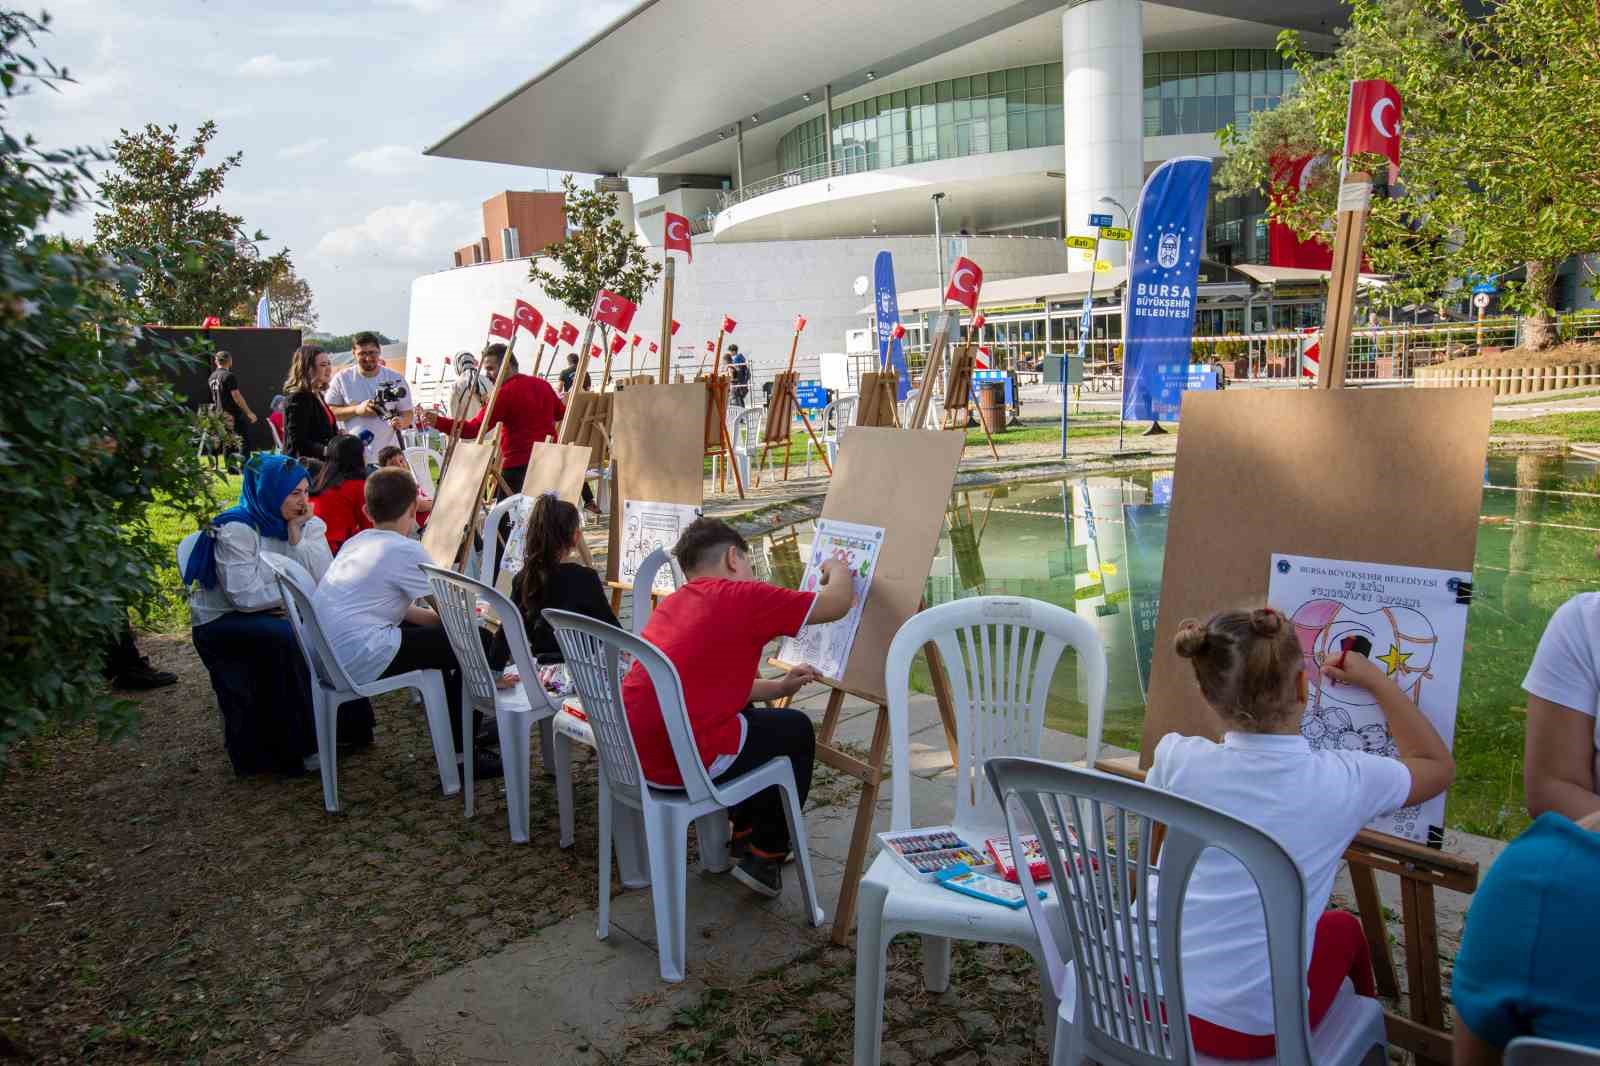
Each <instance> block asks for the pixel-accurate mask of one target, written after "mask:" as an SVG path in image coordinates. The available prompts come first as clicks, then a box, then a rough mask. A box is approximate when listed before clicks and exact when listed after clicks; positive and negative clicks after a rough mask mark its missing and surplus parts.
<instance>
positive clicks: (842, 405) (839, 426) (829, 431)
mask: <svg viewBox="0 0 1600 1066" xmlns="http://www.w3.org/2000/svg"><path fill="white" fill-rule="evenodd" d="M858 399H860V397H858V396H841V397H839V398H838V399H837V400H835V401H833V402H832V403H830V404H829V405H828V412H827V415H828V417H827V418H825V419H823V422H822V446H823V447H824V448H826V449H828V466H829V467H830V468H831V467H832V466H833V465H834V464H835V463H837V462H838V461H839V437H840V435H841V434H843V433H844V431H845V430H847V429H849V428H850V427H851V426H852V425H854V424H855V420H856V401H857V400H858Z"/></svg>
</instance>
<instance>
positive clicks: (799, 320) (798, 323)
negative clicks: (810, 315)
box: [794, 315, 806, 333]
mask: <svg viewBox="0 0 1600 1066" xmlns="http://www.w3.org/2000/svg"><path fill="white" fill-rule="evenodd" d="M805 328H806V316H805V315H795V316H794V331H795V332H796V333H799V332H801V331H802V330H804V329H805Z"/></svg>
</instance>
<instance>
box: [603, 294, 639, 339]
mask: <svg viewBox="0 0 1600 1066" xmlns="http://www.w3.org/2000/svg"><path fill="white" fill-rule="evenodd" d="M637 310H639V305H638V304H636V303H634V302H633V301H632V300H630V299H628V298H627V297H626V296H618V295H617V294H616V293H614V292H607V291H606V290H604V289H601V290H600V291H599V292H598V293H596V294H595V298H594V320H595V321H596V322H604V323H605V324H606V325H608V326H612V327H614V328H616V329H618V330H620V331H622V332H624V333H626V332H627V331H628V327H629V326H631V325H633V313H634V312H635V311H637Z"/></svg>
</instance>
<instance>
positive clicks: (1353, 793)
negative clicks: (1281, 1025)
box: [1147, 607, 1455, 1059]
mask: <svg viewBox="0 0 1600 1066" xmlns="http://www.w3.org/2000/svg"><path fill="white" fill-rule="evenodd" d="M1174 645H1175V648H1176V651H1177V653H1178V654H1179V655H1180V656H1182V657H1183V658H1185V659H1188V660H1189V663H1190V665H1191V666H1192V667H1193V668H1194V676H1195V680H1196V681H1198V682H1199V685H1200V692H1201V694H1202V695H1203V696H1204V697H1205V700H1206V703H1208V704H1209V705H1210V706H1211V709H1212V710H1213V711H1215V712H1216V713H1217V716H1218V717H1219V718H1220V719H1222V724H1223V729H1224V733H1223V737H1222V743H1220V744H1218V743H1216V742H1214V741H1211V740H1208V739H1206V738H1205V737H1186V736H1180V735H1179V734H1177V733H1169V734H1168V735H1167V736H1165V737H1163V738H1162V739H1161V742H1160V743H1159V744H1157V745H1156V750H1155V760H1154V763H1153V764H1152V766H1151V767H1150V775H1149V778H1148V779H1147V780H1148V783H1149V784H1151V785H1153V786H1155V787H1157V788H1163V789H1166V790H1167V791H1169V792H1172V793H1175V794H1177V795H1180V796H1183V797H1185V798H1187V799H1192V800H1194V801H1196V802H1198V803H1204V804H1206V805H1207V806H1210V807H1215V808H1217V809H1218V810H1221V811H1224V812H1226V813H1228V814H1231V815H1233V816H1234V817H1236V818H1238V819H1240V820H1241V821H1244V822H1248V823H1249V824H1251V825H1253V826H1256V827H1257V828H1259V829H1261V830H1262V831H1264V832H1265V833H1267V834H1268V835H1269V836H1271V837H1272V838H1273V839H1274V840H1276V841H1278V843H1279V844H1281V845H1283V847H1284V850H1286V851H1287V852H1288V853H1289V855H1290V856H1291V857H1292V858H1293V859H1294V861H1295V864H1296V865H1297V866H1299V868H1300V872H1301V874H1302V875H1303V876H1304V878H1305V886H1306V916H1305V937H1306V947H1307V957H1308V958H1309V959H1310V967H1309V971H1308V973H1307V978H1306V983H1307V986H1308V989H1309V993H1310V1013H1311V1026H1312V1028H1313V1029H1315V1028H1316V1026H1317V1024H1318V1023H1319V1022H1321V1021H1322V1018H1323V1016H1324V1015H1325V1014H1326V1013H1327V1011H1328V1008H1329V1007H1330V1006H1332V1004H1333V1000H1334V997H1335V996H1336V995H1337V993H1338V991H1339V987H1340V985H1341V984H1342V983H1343V982H1344V980H1345V978H1347V977H1348V978H1349V979H1350V980H1351V982H1352V983H1353V984H1354V985H1355V989H1356V991H1357V992H1358V993H1360V994H1361V995H1364V996H1372V995H1375V994H1376V991H1377V990H1376V988H1375V986H1374V983H1373V976H1372V959H1371V956H1370V954H1369V952H1368V948H1367V942H1366V937H1365V936H1363V934H1362V931H1361V923H1360V921H1359V920H1358V919H1357V918H1356V916H1355V915H1353V914H1349V913H1347V912H1344V911H1326V912H1325V911H1324V908H1325V907H1327V904H1328V896H1329V894H1330V893H1331V892H1332V891H1333V879H1334V875H1335V874H1336V873H1337V872H1338V869H1339V862H1340V859H1341V857H1342V856H1343V854H1344V851H1345V849H1346V848H1347V847H1349V846H1350V842H1351V841H1352V840H1353V839H1355V835H1356V833H1357V832H1358V831H1359V830H1360V829H1361V827H1362V826H1364V825H1366V824H1367V823H1368V822H1370V821H1371V820H1372V819H1373V818H1375V817H1377V816H1378V815H1380V814H1386V813H1388V812H1390V811H1395V810H1398V809H1400V808H1401V807H1405V806H1408V805H1410V804H1414V803H1421V802H1422V801H1424V800H1428V799H1432V798H1433V797H1434V796H1437V795H1438V794H1439V793H1441V792H1443V791H1444V790H1445V789H1446V788H1447V787H1448V786H1449V784H1450V781H1451V779H1452V778H1453V777H1454V776H1455V763H1454V761H1453V760H1452V759H1451V758H1450V750H1449V749H1448V748H1447V747H1446V746H1445V744H1444V741H1443V740H1441V739H1440V738H1439V734H1438V733H1437V732H1435V731H1434V728H1433V726H1432V725H1431V724H1430V723H1429V722H1428V720H1427V718H1426V717H1424V716H1423V714H1422V712H1421V711H1420V710H1418V709H1417V705H1416V704H1414V703H1412V702H1411V700H1409V699H1407V698H1406V696H1405V695H1404V694H1403V693H1402V692H1401V691H1400V688H1399V686H1398V685H1396V684H1395V683H1394V681H1393V680H1391V679H1390V678H1389V676H1388V675H1387V674H1386V673H1385V672H1384V670H1383V668H1382V667H1381V666H1379V665H1377V664H1375V663H1372V662H1370V661H1369V660H1368V659H1367V658H1366V657H1365V656H1363V655H1361V654H1360V653H1358V652H1355V651H1347V652H1342V653H1339V654H1332V655H1329V656H1327V658H1326V659H1325V660H1324V661H1322V662H1320V663H1318V664H1317V665H1318V667H1319V668H1320V669H1321V671H1322V674H1323V675H1324V677H1326V678H1327V679H1328V680H1329V681H1330V682H1332V683H1333V684H1336V685H1358V686H1360V687H1361V688H1364V689H1366V690H1367V691H1368V692H1370V693H1371V694H1372V695H1373V697H1374V698H1375V699H1376V700H1377V702H1378V706H1379V707H1380V708H1381V709H1382V710H1383V713H1384V714H1385V716H1387V718H1388V722H1389V731H1390V733H1391V735H1392V736H1393V737H1394V742H1395V746H1396V747H1397V748H1398V749H1399V757H1398V758H1393V759H1391V758H1386V757H1383V756H1378V755H1371V754H1368V753H1366V752H1359V751H1335V750H1320V751H1319V750H1313V749H1312V747H1311V745H1310V744H1309V743H1307V741H1306V739H1305V738H1304V737H1302V736H1301V735H1300V719H1301V717H1302V716H1303V715H1304V714H1305V709H1306V691H1307V677H1306V671H1305V668H1304V663H1305V659H1304V657H1303V656H1304V653H1303V652H1302V650H1301V647H1300V641H1299V638H1298V637H1297V636H1296V635H1295V630H1294V626H1293V625H1292V624H1291V623H1290V622H1289V620H1288V619H1287V618H1285V617H1284V616H1283V615H1282V614H1281V613H1279V612H1278V611H1275V610H1273V609H1271V608H1269V607H1262V608H1257V609H1255V610H1232V611H1220V612H1218V613H1217V614H1214V615H1212V616H1211V617H1210V618H1209V619H1207V620H1206V621H1204V622H1200V621H1197V620H1195V619H1189V620H1188V621H1185V622H1183V623H1182V624H1181V625H1180V626H1179V627H1178V634H1177V637H1176V638H1175V640H1174ZM1182 937H1183V987H1184V995H1185V998H1186V1000H1187V1001H1188V1002H1187V1006H1188V1010H1189V1028H1190V1032H1191V1034H1192V1037H1193V1041H1194V1046H1195V1049H1196V1050H1197V1051H1200V1052H1202V1053H1204V1054H1207V1055H1214V1056H1217V1057H1220V1058H1230V1059H1253V1058H1266V1057H1269V1056H1271V1055H1273V1054H1275V1050H1276V1047H1275V1041H1274V1039H1273V1031H1272V991H1271V990H1272V984H1271V977H1270V974H1269V965H1268V962H1267V928H1266V919H1265V917H1264V915H1263V913H1262V910H1261V900H1260V896H1259V894H1258V891H1257V889H1256V883H1255V881H1253V880H1252V879H1251V877H1250V875H1249V874H1248V873H1246V872H1245V869H1244V867H1243V866H1242V865H1240V864H1239V861H1238V860H1237V859H1235V858H1233V857H1232V856H1231V855H1229V854H1227V853H1226V852H1224V851H1221V850H1219V849H1216V848H1212V849H1209V850H1207V851H1205V852H1203V853H1202V854H1201V856H1200V860H1199V862H1198V863H1197V864H1196V866H1195V870H1194V877H1193V879H1192V880H1191V881H1190V883H1189V892H1188V895H1187V896H1186V897H1185V900H1184V906H1183V933H1182Z"/></svg>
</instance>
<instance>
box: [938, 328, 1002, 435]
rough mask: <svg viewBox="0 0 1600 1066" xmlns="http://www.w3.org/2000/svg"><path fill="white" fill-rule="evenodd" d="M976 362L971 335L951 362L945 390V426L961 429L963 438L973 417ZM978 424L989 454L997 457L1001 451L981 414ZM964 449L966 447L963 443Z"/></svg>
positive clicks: (946, 427) (948, 428)
mask: <svg viewBox="0 0 1600 1066" xmlns="http://www.w3.org/2000/svg"><path fill="white" fill-rule="evenodd" d="M974 365H975V362H974V359H973V355H972V338H971V337H970V336H969V337H968V338H967V341H966V343H965V344H963V345H962V346H961V351H960V352H958V353H957V354H956V357H955V360H954V361H953V362H952V363H951V364H950V376H949V378H948V379H946V381H945V390H944V428H945V429H947V430H950V429H959V430H960V431H961V434H962V438H963V440H965V438H966V432H967V423H968V422H969V421H971V419H972V371H973V368H974ZM978 425H979V426H980V427H981V428H982V429H983V439H984V440H986V441H988V442H989V454H990V455H992V456H994V457H995V458H996V459H999V458H1000V453H999V451H997V450H996V449H995V446H994V438H993V437H992V436H990V435H989V424H988V423H987V422H985V421H984V420H983V418H982V416H981V415H980V416H979V418H978ZM962 451H963V452H965V451H966V448H965V445H964V444H963V447H962Z"/></svg>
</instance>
